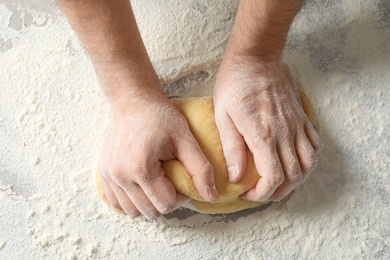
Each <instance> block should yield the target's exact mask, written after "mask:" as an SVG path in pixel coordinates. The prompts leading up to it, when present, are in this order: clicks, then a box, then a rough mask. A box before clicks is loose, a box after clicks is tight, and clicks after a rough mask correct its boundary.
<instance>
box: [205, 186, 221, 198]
mask: <svg viewBox="0 0 390 260" xmlns="http://www.w3.org/2000/svg"><path fill="white" fill-rule="evenodd" d="M207 193H208V195H209V197H210V199H211V200H213V201H217V200H218V198H219V195H218V191H217V188H216V187H215V185H214V186H213V187H207Z"/></svg>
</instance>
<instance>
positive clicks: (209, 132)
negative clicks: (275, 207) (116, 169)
mask: <svg viewBox="0 0 390 260" xmlns="http://www.w3.org/2000/svg"><path fill="white" fill-rule="evenodd" d="M301 100H302V103H303V107H304V110H305V113H306V114H307V116H308V118H309V120H310V121H311V122H313V119H314V118H313V113H312V109H311V105H310V101H309V99H308V98H307V96H306V95H305V94H303V93H301ZM171 101H172V102H173V104H174V105H175V106H176V107H177V108H178V109H179V110H180V112H181V113H182V114H183V115H184V116H185V117H186V119H187V121H188V124H189V126H190V130H191V132H192V134H193V135H194V137H195V138H196V140H197V141H198V143H199V145H200V147H201V149H202V151H203V152H204V154H205V155H206V157H207V158H208V160H209V161H210V163H211V164H212V165H213V167H214V174H215V177H214V178H215V183H216V187H217V190H218V193H219V195H220V198H219V201H218V202H216V203H214V204H212V203H208V202H206V201H204V200H203V199H202V197H201V196H200V195H199V193H198V192H197V190H196V188H195V185H194V183H193V182H192V178H191V176H190V175H189V174H188V172H187V170H186V169H185V168H184V166H183V165H182V164H181V163H180V162H179V161H178V160H171V161H167V162H164V163H163V164H162V167H163V169H164V171H165V173H166V176H167V178H168V179H169V180H170V181H171V182H172V183H173V185H174V186H175V188H176V190H177V191H178V192H180V193H182V194H184V195H186V196H188V197H190V198H191V199H192V200H191V201H190V203H189V205H187V206H186V207H188V208H190V209H193V210H196V211H199V212H203V213H209V214H216V213H232V212H236V211H240V210H244V209H248V208H253V207H257V206H260V205H263V204H264V203H258V202H252V201H247V200H243V199H241V198H240V195H241V194H243V193H245V192H246V191H248V190H250V189H252V188H253V187H254V186H255V185H256V183H257V181H258V180H259V179H260V176H261V173H260V174H259V173H258V172H257V171H256V167H255V164H254V160H253V155H252V153H251V152H250V151H249V149H248V148H247V153H248V156H247V169H246V172H245V175H244V177H243V178H242V180H241V181H239V182H237V183H230V182H229V180H228V171H227V167H226V161H225V158H224V156H223V151H222V144H221V140H220V137H219V133H218V130H217V126H216V125H215V120H214V107H213V100H212V98H211V97H202V98H178V99H173V100H171ZM96 182H97V190H98V192H99V194H100V196H101V198H102V199H103V201H104V202H106V203H107V204H108V205H110V204H109V202H108V200H107V198H106V196H105V194H104V191H103V186H102V183H101V179H100V176H99V174H98V173H96Z"/></svg>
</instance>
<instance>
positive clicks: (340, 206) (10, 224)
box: [0, 0, 390, 259]
mask: <svg viewBox="0 0 390 260" xmlns="http://www.w3.org/2000/svg"><path fill="white" fill-rule="evenodd" d="M132 3H133V6H134V11H135V14H136V16H137V18H139V25H140V28H141V32H142V34H143V36H144V39H145V43H146V46H147V48H148V51H149V52H150V55H151V59H152V61H153V63H154V64H155V67H156V70H157V71H158V73H159V75H160V77H161V80H162V81H163V83H164V88H165V90H166V92H167V94H168V95H170V96H178V95H182V96H194V95H203V94H210V93H211V86H212V84H213V81H214V76H215V72H216V70H217V68H218V64H219V62H220V58H221V56H222V53H223V47H224V45H225V43H226V40H227V37H228V35H229V30H230V28H231V26H232V23H233V19H234V13H235V8H236V5H237V2H236V1H233V0H229V1H217V2H214V3H211V2H210V1H201V0H186V1H169V0H164V1H152V0H143V1H141V0H137V1H135V0H134V1H132ZM389 14H390V5H389V4H388V1H386V0H375V1H355V0H347V1H342V2H337V1H331V2H329V1H322V2H321V3H320V2H318V1H314V0H313V1H307V3H306V5H305V7H304V9H303V10H302V12H301V13H300V15H299V16H298V17H297V19H296V21H295V23H294V26H293V28H292V30H291V32H290V37H289V41H288V46H287V49H286V53H285V60H286V62H287V63H288V64H290V65H291V66H292V67H295V74H297V75H300V79H301V81H302V83H303V85H304V87H305V88H306V92H307V93H309V95H310V96H311V97H312V99H313V101H314V102H313V103H314V107H315V110H316V114H317V118H318V121H319V122H320V123H321V135H322V138H323V143H324V147H323V150H322V153H321V156H320V163H319V166H318V168H317V170H316V172H315V173H313V174H312V176H311V177H310V178H309V180H308V181H307V183H305V185H303V186H302V187H301V188H300V189H298V190H297V191H296V192H295V193H294V195H293V196H292V198H291V199H290V200H289V201H287V202H286V203H279V204H274V205H272V206H270V207H263V208H260V209H252V210H248V211H244V212H241V213H235V214H230V215H216V216H209V215H202V214H196V213H193V212H190V211H188V210H178V211H177V212H175V213H172V214H169V215H167V216H165V217H161V218H159V219H158V220H157V221H155V222H149V221H147V220H144V219H142V218H138V219H135V220H133V219H130V218H128V217H126V216H122V215H117V214H115V213H113V212H111V211H110V210H109V209H108V208H107V207H106V206H105V205H104V204H103V203H102V202H101V201H100V199H99V197H98V195H97V193H96V191H95V187H94V177H93V176H94V175H93V169H94V167H95V165H96V158H97V157H98V154H99V150H100V145H101V138H102V135H103V132H104V126H105V124H106V118H107V114H108V109H107V102H106V100H105V97H104V96H103V95H102V93H101V91H100V89H99V87H98V81H97V78H96V75H95V74H94V70H93V67H92V65H91V63H90V61H89V58H88V56H87V55H86V53H85V51H84V50H83V48H82V46H81V45H80V43H79V41H78V39H77V37H76V36H75V34H74V32H72V30H71V29H70V27H69V25H68V24H67V22H66V21H65V19H64V18H63V16H62V15H61V13H60V12H59V11H58V9H57V8H56V7H55V5H54V3H53V1H51V0H39V1H38V0H37V1H34V3H30V1H27V0H17V1H4V0H3V1H0V79H1V96H0V98H1V99H0V143H1V144H2V145H1V148H0V258H1V259H25V258H29V259H37V258H40V259H53V258H61V259H102V258H112V259H128V258H132V259H156V258H158V259H185V258H187V259H215V258H218V259H259V258H261V259H298V258H305V259H318V258H320V259H335V258H336V259H351V258H358V259H359V258H364V259H373V258H375V259H386V258H387V259H388V258H389V257H390V249H389V248H390V247H389V246H390V225H389V220H388V216H389V215H390V205H389V204H390V182H389V181H388V180H389V169H390V159H389V152H388V147H389V145H390V144H389V141H388V140H390V132H389V131H386V129H389V128H390V116H389V115H390V113H389V112H390V106H389V104H390V88H389V85H390V74H389V71H390V62H389V60H390V45H389V42H390V16H389ZM199 86H203V87H199Z"/></svg>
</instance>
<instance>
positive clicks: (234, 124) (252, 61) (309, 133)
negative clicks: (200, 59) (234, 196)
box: [214, 0, 321, 202]
mask: <svg viewBox="0 0 390 260" xmlns="http://www.w3.org/2000/svg"><path fill="white" fill-rule="evenodd" d="M302 2H303V1H301V0H294V1H282V0H268V1H254V0H241V1H240V5H239V8H238V12H237V17H236V21H235V24H234V27H233V30H232V33H231V36H230V39H229V42H228V46H227V48H226V51H225V54H224V58H223V61H222V64H221V66H220V69H219V72H218V75H217V80H216V84H215V88H214V107H215V117H216V124H217V127H218V130H219V132H220V135H221V140H222V146H223V150H224V154H225V158H226V160H227V165H228V171H229V179H230V181H231V182H237V181H239V180H240V179H241V178H242V177H243V175H244V173H245V168H246V152H245V144H246V145H248V147H249V149H250V150H251V152H252V153H253V155H254V159H255V165H256V168H257V170H258V172H259V173H260V174H261V176H262V178H260V180H259V181H258V183H257V185H256V186H255V187H254V188H253V189H252V190H249V191H248V192H247V193H245V194H244V195H243V196H242V197H243V198H244V199H248V200H253V201H260V202H265V201H280V200H281V199H283V198H284V197H286V196H287V195H288V194H289V193H290V192H291V191H292V190H293V189H295V188H296V187H298V186H299V185H301V184H302V183H303V182H304V181H305V180H306V179H307V177H308V176H309V174H310V172H312V171H313V169H314V168H315V167H316V165H317V157H316V153H317V152H318V151H319V150H320V148H321V142H320V138H319V136H318V134H317V132H316V131H315V130H314V128H313V126H312V125H311V123H310V122H309V120H308V118H307V116H306V115H305V113H304V111H303V108H302V104H301V100H300V97H299V92H298V89H297V87H296V86H295V85H294V82H293V80H292V77H291V75H290V72H289V70H288V68H287V66H286V65H285V64H284V63H283V62H282V60H281V55H282V52H283V49H284V46H285V43H286V38H287V33H288V30H289V27H290V25H291V23H292V21H293V18H294V17H295V15H296V13H297V12H298V11H299V9H300V7H301V5H302Z"/></svg>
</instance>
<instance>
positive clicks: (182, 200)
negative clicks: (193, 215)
mask: <svg viewBox="0 0 390 260" xmlns="http://www.w3.org/2000/svg"><path fill="white" fill-rule="evenodd" d="M190 201H191V198H189V197H187V196H185V195H183V194H181V193H178V192H177V193H176V203H175V206H174V208H173V210H176V209H178V208H181V207H183V206H184V205H186V204H188V202H190ZM173 210H172V211H173Z"/></svg>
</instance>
